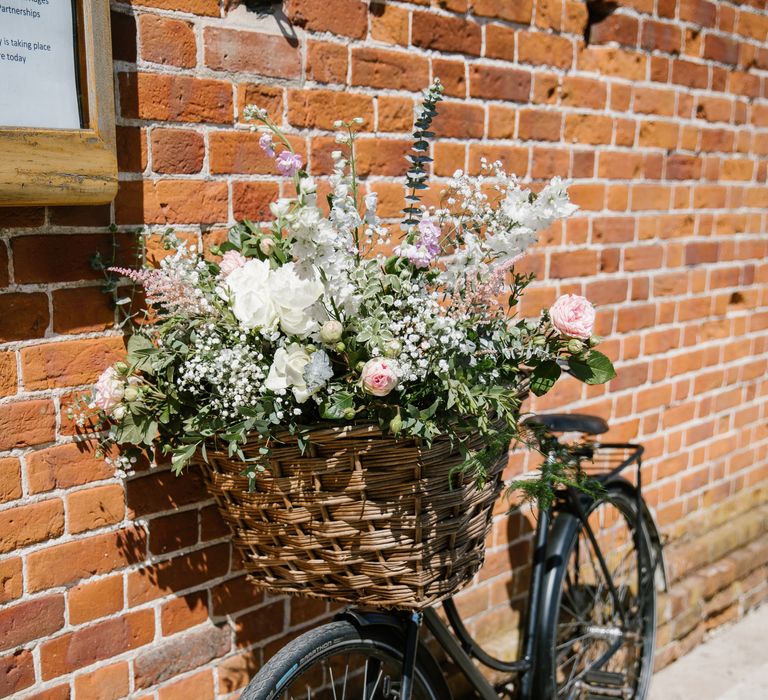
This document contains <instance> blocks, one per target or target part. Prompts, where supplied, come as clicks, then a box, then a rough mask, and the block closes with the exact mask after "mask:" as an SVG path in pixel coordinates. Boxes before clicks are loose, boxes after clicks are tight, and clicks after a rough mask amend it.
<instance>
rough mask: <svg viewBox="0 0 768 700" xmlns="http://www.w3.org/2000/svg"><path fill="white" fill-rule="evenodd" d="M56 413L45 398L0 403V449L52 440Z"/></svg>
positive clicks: (27, 445)
mask: <svg viewBox="0 0 768 700" xmlns="http://www.w3.org/2000/svg"><path fill="white" fill-rule="evenodd" d="M55 430H56V414H55V412H54V410H53V404H52V403H51V402H50V401H49V400H47V399H37V400H34V401H15V402H13V403H5V404H0V450H11V449H13V448H15V447H29V446H32V445H40V444H42V443H45V442H52V441H53V439H54V434H55Z"/></svg>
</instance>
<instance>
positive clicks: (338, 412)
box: [320, 391, 355, 420]
mask: <svg viewBox="0 0 768 700" xmlns="http://www.w3.org/2000/svg"><path fill="white" fill-rule="evenodd" d="M354 401H355V399H354V396H352V394H349V393H347V392H346V391H337V392H336V393H335V394H332V395H331V397H330V400H329V401H328V403H326V404H323V409H322V411H321V414H320V415H322V417H323V418H331V419H333V420H339V419H341V418H344V417H345V414H346V412H347V411H348V410H349V409H351V408H352V409H353V408H354V407H355V404H354Z"/></svg>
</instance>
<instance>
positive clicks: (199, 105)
mask: <svg viewBox="0 0 768 700" xmlns="http://www.w3.org/2000/svg"><path fill="white" fill-rule="evenodd" d="M118 89H119V93H120V110H121V114H122V115H123V116H124V117H127V118H129V119H152V120H157V121H167V122H196V123H213V124H226V123H229V122H231V121H232V119H233V116H234V113H233V110H232V87H231V85H230V84H229V83H227V82H226V81H224V80H210V79H207V78H195V77H192V76H189V75H168V74H165V73H144V72H142V73H120V74H119V75H118Z"/></svg>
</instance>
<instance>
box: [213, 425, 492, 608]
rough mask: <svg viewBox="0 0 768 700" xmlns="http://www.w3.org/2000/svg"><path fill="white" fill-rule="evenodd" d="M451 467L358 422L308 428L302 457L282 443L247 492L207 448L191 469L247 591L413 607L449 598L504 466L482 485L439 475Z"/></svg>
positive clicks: (236, 468) (476, 549)
mask: <svg viewBox="0 0 768 700" xmlns="http://www.w3.org/2000/svg"><path fill="white" fill-rule="evenodd" d="M481 446H482V443H480V441H479V440H476V441H475V444H474V445H473V447H474V448H478V447H481ZM259 447H260V443H259V442H257V441H254V442H252V443H249V444H248V445H247V446H246V447H245V448H244V452H245V454H246V456H247V457H248V456H257V455H258V448H259ZM504 457H506V455H505V456H504ZM460 461H461V457H460V455H459V454H458V453H457V452H455V451H452V450H451V447H450V444H449V442H448V440H437V441H435V443H433V446H432V448H430V449H426V448H425V447H423V446H421V445H420V444H419V442H418V441H416V440H412V439H404V440H395V439H394V438H393V437H392V436H388V435H382V433H381V431H380V430H379V429H378V428H377V427H375V426H371V425H361V426H353V427H347V428H343V429H339V428H333V429H332V428H327V427H322V428H318V429H317V430H315V431H313V432H312V434H311V448H310V450H308V451H307V452H306V453H305V454H304V455H302V454H301V453H300V452H299V449H298V446H297V444H296V441H295V439H293V438H291V437H286V439H285V442H284V443H282V444H280V445H278V446H276V447H274V448H273V452H272V458H271V460H270V469H268V470H267V471H266V472H264V473H262V474H261V475H259V476H258V477H257V478H256V489H255V492H253V493H249V492H248V480H247V478H245V477H242V476H240V472H241V471H242V462H237V461H233V460H231V459H230V458H228V457H227V454H226V452H220V451H215V450H212V449H209V450H208V463H207V464H205V463H203V464H202V466H203V470H204V472H205V473H206V474H207V477H208V479H207V481H208V487H209V490H210V492H211V494H212V495H213V496H214V497H215V499H216V502H217V503H218V505H219V509H220V511H221V513H222V515H223V516H224V518H225V519H226V521H227V522H228V523H229V525H230V526H231V528H232V533H233V542H234V544H235V546H236V547H237V548H238V549H239V550H240V552H241V553H242V555H243V560H244V563H245V568H246V570H247V571H248V572H249V574H250V575H251V579H252V581H253V583H254V584H255V585H256V586H258V587H260V588H264V589H267V590H269V591H272V592H275V593H291V594H299V595H307V596H312V597H316V598H328V599H332V600H336V601H340V602H344V603H354V604H356V605H361V606H363V605H364V606H375V607H381V608H401V609H410V610H414V609H421V608H424V607H427V606H429V605H431V604H433V603H435V602H437V601H439V600H442V599H443V598H447V597H448V596H450V595H452V594H453V593H455V592H456V591H457V590H458V589H459V588H460V587H461V586H462V585H464V584H466V583H467V582H469V580H470V579H471V578H472V577H473V576H474V574H475V573H476V572H477V570H478V569H479V568H480V565H481V564H482V561H483V557H484V554H485V539H486V535H487V534H488V531H489V529H490V526H491V514H492V511H493V505H494V502H495V501H496V498H497V496H498V494H499V491H500V489H501V470H502V469H503V467H504V465H505V463H506V459H505V458H504V459H501V460H500V461H499V463H498V464H497V465H496V466H495V467H494V468H493V469H492V470H491V473H490V478H489V479H488V481H487V483H486V484H485V485H484V486H483V487H478V486H477V485H476V484H475V481H474V479H472V478H471V477H463V476H461V475H454V476H453V478H451V476H450V475H449V472H450V471H451V468H452V467H454V466H456V465H457V464H458V463H460Z"/></svg>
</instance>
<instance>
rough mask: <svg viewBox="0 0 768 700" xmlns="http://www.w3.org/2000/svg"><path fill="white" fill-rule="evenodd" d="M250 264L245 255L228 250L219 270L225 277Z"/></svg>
mask: <svg viewBox="0 0 768 700" xmlns="http://www.w3.org/2000/svg"><path fill="white" fill-rule="evenodd" d="M246 262H248V261H247V260H246V259H245V257H244V256H243V255H241V254H240V253H238V252H237V251H236V250H228V251H227V252H226V253H224V255H223V256H222V258H221V262H220V263H219V270H220V271H221V274H222V276H223V277H228V276H229V275H231V274H232V273H233V272H234V271H235V270H237V268H238V267H242V266H243V265H245V263H246Z"/></svg>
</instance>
